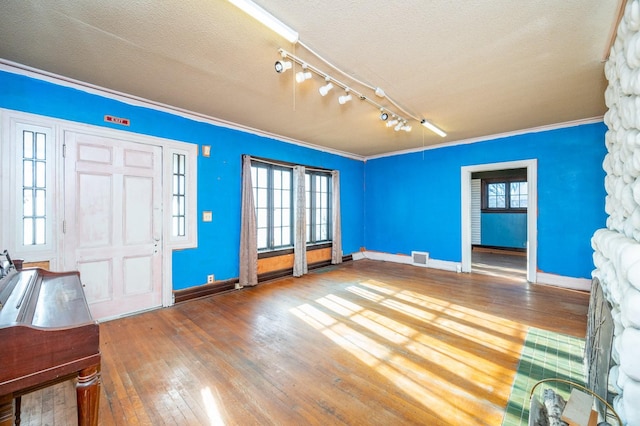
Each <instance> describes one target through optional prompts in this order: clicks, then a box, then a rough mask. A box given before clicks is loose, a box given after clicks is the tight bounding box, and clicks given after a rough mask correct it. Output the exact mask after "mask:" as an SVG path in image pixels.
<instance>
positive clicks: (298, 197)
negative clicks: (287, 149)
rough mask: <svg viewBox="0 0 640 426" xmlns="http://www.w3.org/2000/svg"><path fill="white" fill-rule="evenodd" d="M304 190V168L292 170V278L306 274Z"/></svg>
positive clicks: (305, 205) (305, 204) (298, 167)
mask: <svg viewBox="0 0 640 426" xmlns="http://www.w3.org/2000/svg"><path fill="white" fill-rule="evenodd" d="M306 194H307V192H306V188H305V167H304V166H295V167H294V168H293V196H294V202H293V203H294V204H293V205H294V217H295V223H294V232H295V236H294V241H293V276H294V277H301V276H302V275H304V274H306V273H307V272H308V267H307V220H306V211H307V202H306Z"/></svg>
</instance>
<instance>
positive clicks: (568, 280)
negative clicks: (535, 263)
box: [536, 272, 591, 291]
mask: <svg viewBox="0 0 640 426" xmlns="http://www.w3.org/2000/svg"><path fill="white" fill-rule="evenodd" d="M536 275H537V283H538V284H547V285H554V286H556V287H563V288H568V289H571V290H582V291H590V290H591V280H590V279H587V278H573V277H565V276H563V275H554V274H547V273H545V272H538V273H537V274H536Z"/></svg>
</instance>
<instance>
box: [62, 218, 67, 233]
mask: <svg viewBox="0 0 640 426" xmlns="http://www.w3.org/2000/svg"><path fill="white" fill-rule="evenodd" d="M62 233H63V234H66V233H67V221H66V220H63V221H62Z"/></svg>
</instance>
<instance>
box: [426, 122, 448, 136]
mask: <svg viewBox="0 0 640 426" xmlns="http://www.w3.org/2000/svg"><path fill="white" fill-rule="evenodd" d="M420 124H422V125H423V126H424V127H426V128H427V129H429V130H431V131H432V132H433V133H435V134H436V135H438V136H441V137H443V138H444V137H445V136H447V133H446V132H445V131H444V130H442V129H441V128H439V127H438V126H436V125H435V124H433V123H431V122H429V121H427V120H425V119H424V118H423V119H422V120H421V121H420Z"/></svg>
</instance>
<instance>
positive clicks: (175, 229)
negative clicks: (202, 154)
mask: <svg viewBox="0 0 640 426" xmlns="http://www.w3.org/2000/svg"><path fill="white" fill-rule="evenodd" d="M162 142H163V143H164V145H163V158H164V163H163V181H164V182H166V184H165V185H164V193H163V194H162V197H163V202H164V204H165V205H166V206H170V207H169V208H166V209H165V210H164V214H163V217H164V224H165V226H164V229H165V230H166V237H167V239H166V241H165V244H166V247H167V248H168V249H170V250H176V249H185V248H192V247H197V246H198V210H197V205H196V194H197V193H198V183H197V182H198V176H197V175H198V162H197V159H198V145H196V144H190V143H183V142H174V141H162Z"/></svg>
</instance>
